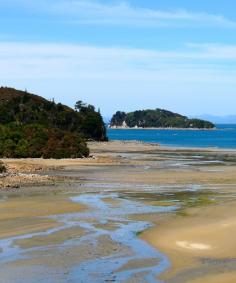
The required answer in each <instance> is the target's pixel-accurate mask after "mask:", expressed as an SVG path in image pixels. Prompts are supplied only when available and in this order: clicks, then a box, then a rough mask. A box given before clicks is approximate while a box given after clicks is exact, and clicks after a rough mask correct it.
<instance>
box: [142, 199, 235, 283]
mask: <svg viewBox="0 0 236 283" xmlns="http://www.w3.org/2000/svg"><path fill="white" fill-rule="evenodd" d="M235 205H236V202H235V201H233V202H232V201H228V202H225V203H221V204H219V205H211V206H208V207H203V208H192V209H188V210H187V216H185V217H182V216H175V217H173V218H172V219H171V220H169V221H168V222H165V223H162V224H161V225H160V226H159V227H156V228H153V229H151V230H149V231H146V232H144V233H143V234H142V238H143V239H145V240H146V241H148V242H149V243H151V244H152V245H153V246H154V247H156V248H157V249H159V250H161V251H162V252H164V253H165V254H167V255H168V256H169V258H170V260H171V263H172V267H171V269H170V270H169V271H168V272H167V273H166V274H165V276H164V278H165V279H169V280H170V279H171V278H179V281H174V282H181V280H183V281H182V282H232V283H233V282H235V280H236V276H235V273H231V270H227V264H226V263H227V262H228V263H230V261H231V260H232V261H233V259H235V258H236V242H235V238H234V235H235V234H236V212H235ZM211 262H214V264H217V263H218V264H219V266H220V265H221V264H220V263H221V262H222V266H221V268H220V267H218V268H214V269H212V270H211V269H210V267H209V268H208V270H205V269H204V265H205V267H206V266H207V265H208V264H209V266H210V263H211ZM201 268H202V272H201V276H199V273H197V272H196V275H195V276H196V280H195V281H188V279H187V278H188V276H187V274H188V272H189V274H191V276H193V278H194V274H195V272H194V271H197V270H199V269H201ZM222 268H224V272H226V274H225V276H224V275H221V277H219V278H218V273H217V272H219V273H221V272H222ZM211 272H212V273H213V274H211ZM229 272H230V273H229ZM206 274H207V275H206ZM209 274H210V275H209ZM181 278H182V279H181ZM190 278H191V277H190ZM216 278H218V279H217V280H216ZM220 278H221V279H220ZM214 280H216V281H214ZM224 280H226V281H224ZM171 282H172V281H171Z"/></svg>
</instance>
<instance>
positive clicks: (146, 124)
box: [109, 108, 215, 129]
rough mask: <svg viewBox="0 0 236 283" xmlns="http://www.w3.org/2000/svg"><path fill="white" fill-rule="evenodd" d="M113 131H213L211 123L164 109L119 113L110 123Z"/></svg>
mask: <svg viewBox="0 0 236 283" xmlns="http://www.w3.org/2000/svg"><path fill="white" fill-rule="evenodd" d="M109 128H111V129H131V128H132V129H213V128H215V125H214V124H213V123H211V122H209V121H205V120H200V119H189V118H188V117H186V116H183V115H180V114H177V113H173V112H171V111H168V110H164V109H158V108H157V109H155V110H150V109H148V110H138V111H134V112H130V113H125V112H121V111H117V112H116V113H115V114H114V115H113V117H112V119H111V122H110V125H109Z"/></svg>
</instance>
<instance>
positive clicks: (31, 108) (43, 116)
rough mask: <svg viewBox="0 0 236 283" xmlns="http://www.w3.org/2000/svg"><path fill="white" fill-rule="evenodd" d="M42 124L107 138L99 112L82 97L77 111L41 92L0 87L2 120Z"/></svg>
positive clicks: (5, 122)
mask: <svg viewBox="0 0 236 283" xmlns="http://www.w3.org/2000/svg"><path fill="white" fill-rule="evenodd" d="M11 122H18V123H20V124H40V125H44V126H46V127H48V128H50V127H53V128H58V129H61V130H63V131H70V132H77V133H79V134H80V135H81V136H84V137H85V138H87V139H94V140H98V141H103V140H106V139H107V137H106V127H105V125H104V122H103V119H102V117H101V115H100V113H99V112H97V111H95V108H94V107H93V106H92V105H86V104H84V103H82V102H81V101H78V102H77V103H76V111H75V110H73V109H72V108H70V107H67V106H65V105H62V104H61V103H58V104H56V103H55V102H54V101H48V100H46V99H44V98H42V97H40V96H37V95H33V94H30V93H27V92H23V91H18V90H15V89H11V88H3V87H2V88H0V124H9V123H11Z"/></svg>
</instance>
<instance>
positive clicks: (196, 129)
mask: <svg viewBox="0 0 236 283" xmlns="http://www.w3.org/2000/svg"><path fill="white" fill-rule="evenodd" d="M108 129H109V130H164V131H166V130H170V131H171V130H173V131H186V130H187V131H214V130H217V128H216V127H215V128H209V129H208V128H152V127H147V128H129V127H126V128H124V127H108Z"/></svg>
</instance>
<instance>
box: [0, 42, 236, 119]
mask: <svg viewBox="0 0 236 283" xmlns="http://www.w3.org/2000/svg"><path fill="white" fill-rule="evenodd" d="M229 63H230V64H229ZM0 66H1V68H0V78H1V84H4V85H8V86H14V87H17V88H18V87H19V88H22V89H24V88H27V89H28V90H29V91H33V92H34V91H35V92H38V93H39V94H42V95H46V96H47V97H48V98H51V97H52V96H53V97H55V98H56V99H57V101H62V102H64V103H68V104H71V103H72V102H73V101H76V99H77V100H78V97H79V98H80V99H83V100H85V101H89V102H91V103H93V104H95V105H97V106H102V109H103V111H104V113H109V114H111V113H112V112H114V111H116V110H117V109H124V110H127V111H128V110H130V109H133V110H134V109H138V108H140V105H142V107H146V108H147V107H153V106H154V105H155V106H156V107H163V108H169V109H173V110H175V111H177V112H178V111H181V112H182V111H186V113H190V112H191V110H190V109H192V111H196V108H197V105H198V107H199V109H200V110H201V112H202V111H203V112H209V105H212V103H214V105H215V106H216V107H218V106H219V107H218V108H219V111H218V112H219V113H221V111H222V109H228V111H230V112H232V111H234V105H235V88H236V81H235V77H236V68H235V66H236V46H227V45H217V44H204V45H195V44H189V45H188V46H187V47H186V46H185V47H183V50H182V51H180V52H177V51H172V50H169V51H165V52H162V51H158V50H145V49H133V48H130V49H129V48H103V47H91V46H82V45H69V44H48V43H45V44H36V43H19V42H16V43H12V42H11V43H9V42H5V43H4V42H0ZM65 94H66V95H65ZM183 101H184V102H185V103H183ZM203 101H204V103H203ZM176 105H179V106H178V107H177V106H176ZM217 105H218V106H217ZM224 107H225V108H224ZM225 111H226V110H225ZM183 113H184V112H183ZM191 113H193V112H191Z"/></svg>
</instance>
